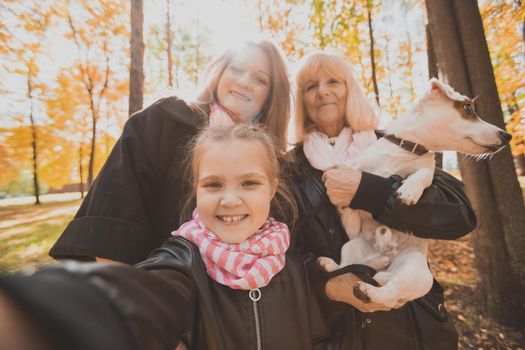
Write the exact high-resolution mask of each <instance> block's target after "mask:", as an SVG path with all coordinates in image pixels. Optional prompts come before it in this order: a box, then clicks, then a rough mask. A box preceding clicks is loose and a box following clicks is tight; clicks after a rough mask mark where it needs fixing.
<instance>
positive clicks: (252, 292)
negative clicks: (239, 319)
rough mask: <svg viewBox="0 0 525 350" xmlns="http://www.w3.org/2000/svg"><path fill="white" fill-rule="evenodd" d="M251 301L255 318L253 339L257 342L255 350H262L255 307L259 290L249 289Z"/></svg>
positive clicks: (259, 326)
mask: <svg viewBox="0 0 525 350" xmlns="http://www.w3.org/2000/svg"><path fill="white" fill-rule="evenodd" d="M248 295H249V296H250V299H251V301H252V302H253V316H254V318H255V339H256V341H257V350H262V340H261V323H260V320H259V309H258V307H257V302H258V301H259V299H261V290H260V289H259V288H254V289H250V293H248Z"/></svg>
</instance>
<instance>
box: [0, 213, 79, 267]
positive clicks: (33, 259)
mask: <svg viewBox="0 0 525 350" xmlns="http://www.w3.org/2000/svg"><path fill="white" fill-rule="evenodd" d="M72 218H73V215H62V216H56V217H53V218H49V219H46V220H41V221H35V222H32V223H27V224H22V225H16V226H12V227H9V228H7V229H3V230H2V231H1V234H0V240H1V241H2V244H1V245H0V271H2V272H7V273H14V272H18V271H20V270H22V269H24V268H38V267H41V266H43V265H46V264H53V263H55V261H54V260H53V259H52V258H51V257H49V255H48V251H49V249H50V248H51V246H52V245H53V243H54V242H55V241H56V240H57V238H58V237H59V236H60V234H61V233H62V231H63V230H64V228H65V227H66V225H67V224H68V222H69V221H70V220H71V219H72Z"/></svg>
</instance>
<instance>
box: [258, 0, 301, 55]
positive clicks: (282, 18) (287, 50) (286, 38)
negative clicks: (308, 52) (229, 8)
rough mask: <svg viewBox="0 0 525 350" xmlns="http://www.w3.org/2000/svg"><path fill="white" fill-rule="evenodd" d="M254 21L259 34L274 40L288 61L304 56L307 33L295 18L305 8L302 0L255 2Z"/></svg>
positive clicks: (259, 0) (265, 0)
mask: <svg viewBox="0 0 525 350" xmlns="http://www.w3.org/2000/svg"><path fill="white" fill-rule="evenodd" d="M256 4H257V5H256V7H255V9H256V14H255V17H256V21H257V24H258V27H259V31H260V32H261V33H268V34H270V35H271V36H272V37H274V38H275V41H276V43H277V45H278V46H280V47H281V48H282V49H283V51H284V54H285V55H286V57H287V58H288V59H289V60H297V59H299V58H301V57H302V56H303V55H304V50H305V48H306V47H307V46H308V43H307V40H308V36H309V33H308V32H307V31H306V30H305V26H304V24H303V23H301V22H300V21H299V20H298V19H297V18H298V16H299V15H300V14H301V13H302V11H303V10H305V9H306V8H307V6H306V2H305V1H304V0H288V1H278V0H256Z"/></svg>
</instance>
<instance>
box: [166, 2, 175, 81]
mask: <svg viewBox="0 0 525 350" xmlns="http://www.w3.org/2000/svg"><path fill="white" fill-rule="evenodd" d="M170 17H171V15H170V0H166V43H167V48H166V51H167V54H168V86H169V88H170V89H171V88H173V58H172V55H171V46H172V38H171V18H170Z"/></svg>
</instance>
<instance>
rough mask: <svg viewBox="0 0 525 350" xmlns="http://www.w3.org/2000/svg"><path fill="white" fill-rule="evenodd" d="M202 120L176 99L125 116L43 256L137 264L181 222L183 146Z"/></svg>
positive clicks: (183, 180) (183, 193)
mask: <svg viewBox="0 0 525 350" xmlns="http://www.w3.org/2000/svg"><path fill="white" fill-rule="evenodd" d="M204 123H205V119H204V118H202V117H201V116H200V115H198V114H197V113H195V112H194V111H192V110H191V109H190V108H189V107H188V105H187V104H186V103H185V102H184V101H182V100H180V99H178V98H176V97H169V98H166V99H163V100H160V101H157V102H156V103H154V104H152V105H151V106H149V107H147V108H146V109H144V110H142V111H140V112H137V113H135V114H134V115H133V116H131V118H130V119H129V120H128V121H127V122H126V124H125V126H124V130H123V132H122V135H121V137H120V138H119V140H118V141H117V143H116V145H115V147H114V148H113V150H112V151H111V154H110V155H109V157H108V159H107V161H106V163H105V164H104V166H103V168H102V170H101V171H100V173H99V174H98V176H97V178H96V179H95V181H94V182H93V185H92V186H91V188H90V189H89V192H88V194H87V196H86V198H85V199H84V201H83V202H82V205H81V206H80V208H79V210H78V212H77V214H76V215H75V218H74V219H73V221H71V222H70V223H69V225H68V226H67V227H66V229H65V230H64V232H63V233H62V235H61V236H60V237H59V239H58V240H57V242H56V243H55V244H54V246H53V247H52V248H51V250H50V252H49V254H50V255H51V256H52V257H53V258H55V259H77V260H93V259H94V257H95V256H98V257H101V258H107V259H112V260H117V261H122V262H126V263H128V264H136V263H138V262H139V261H142V260H144V259H145V258H146V257H147V256H148V254H149V253H150V252H151V251H152V250H153V249H155V248H157V247H160V245H161V244H162V243H163V242H164V240H166V238H168V236H169V234H170V232H171V231H173V230H174V229H176V228H177V227H179V226H180V224H181V222H180V211H181V206H182V204H183V202H184V198H185V195H186V193H188V188H187V184H186V179H185V177H184V166H183V161H184V160H185V158H186V156H187V154H188V149H187V147H188V142H189V141H190V140H191V138H192V137H193V136H194V135H195V134H196V132H197V130H198V128H199V126H200V125H203V124H204Z"/></svg>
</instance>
